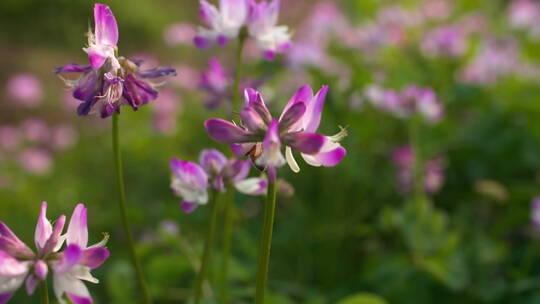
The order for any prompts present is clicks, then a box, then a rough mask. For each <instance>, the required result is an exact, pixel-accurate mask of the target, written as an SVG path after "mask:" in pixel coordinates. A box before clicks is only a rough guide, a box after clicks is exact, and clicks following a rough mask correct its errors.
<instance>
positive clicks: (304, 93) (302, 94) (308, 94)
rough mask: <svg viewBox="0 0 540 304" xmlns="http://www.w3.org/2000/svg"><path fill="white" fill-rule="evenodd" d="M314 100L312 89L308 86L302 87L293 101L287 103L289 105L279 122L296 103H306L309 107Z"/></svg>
mask: <svg viewBox="0 0 540 304" xmlns="http://www.w3.org/2000/svg"><path fill="white" fill-rule="evenodd" d="M312 98H313V90H312V89H311V87H310V86H309V85H307V84H306V85H303V86H301V87H300V88H299V89H298V90H296V92H295V93H294V95H293V96H292V97H291V99H289V102H287V105H286V106H285V108H284V109H283V112H282V113H281V116H280V117H279V120H281V119H282V118H283V115H284V114H285V112H287V110H289V108H290V107H292V106H293V105H294V104H295V103H297V102H304V103H305V104H306V105H307V104H308V102H310V101H311V99H312Z"/></svg>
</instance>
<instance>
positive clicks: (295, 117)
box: [279, 102, 306, 132]
mask: <svg viewBox="0 0 540 304" xmlns="http://www.w3.org/2000/svg"><path fill="white" fill-rule="evenodd" d="M305 112H306V104H305V103H304V102H297V103H295V104H294V105H292V106H291V107H289V108H288V109H287V110H286V111H285V112H283V115H282V117H281V119H280V120H279V130H280V132H288V131H289V130H291V129H293V130H294V128H292V126H294V125H296V123H297V122H299V121H300V119H302V116H303V115H304V113H305ZM291 131H292V130H291ZM294 131H296V130H294Z"/></svg>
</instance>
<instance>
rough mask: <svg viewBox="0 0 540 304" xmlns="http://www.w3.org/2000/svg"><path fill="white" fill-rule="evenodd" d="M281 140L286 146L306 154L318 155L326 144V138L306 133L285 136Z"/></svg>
mask: <svg viewBox="0 0 540 304" xmlns="http://www.w3.org/2000/svg"><path fill="white" fill-rule="evenodd" d="M283 139H284V141H285V144H286V145H287V146H290V147H291V148H293V149H295V150H297V151H299V152H302V153H306V154H316V153H318V152H319V151H320V150H321V148H322V147H323V145H324V144H325V142H326V136H324V135H321V134H317V133H308V132H299V133H289V134H285V135H284V136H283Z"/></svg>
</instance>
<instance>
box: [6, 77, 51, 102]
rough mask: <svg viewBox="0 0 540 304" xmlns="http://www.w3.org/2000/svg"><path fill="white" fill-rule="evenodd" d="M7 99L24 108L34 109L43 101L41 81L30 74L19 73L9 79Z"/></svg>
mask: <svg viewBox="0 0 540 304" xmlns="http://www.w3.org/2000/svg"><path fill="white" fill-rule="evenodd" d="M6 92H7V97H8V98H9V99H12V100H13V101H16V102H18V104H20V105H23V106H26V107H35V106H37V105H39V103H41V101H42V99H43V87H42V85H41V81H39V79H38V78H37V77H36V76H35V75H33V74H31V73H19V74H15V75H13V76H12V77H10V78H9V80H8V82H7V85H6Z"/></svg>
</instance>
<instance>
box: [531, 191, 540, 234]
mask: <svg viewBox="0 0 540 304" xmlns="http://www.w3.org/2000/svg"><path fill="white" fill-rule="evenodd" d="M531 221H532V223H533V225H534V227H535V228H536V229H540V197H535V198H534V199H533V201H532V203H531Z"/></svg>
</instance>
